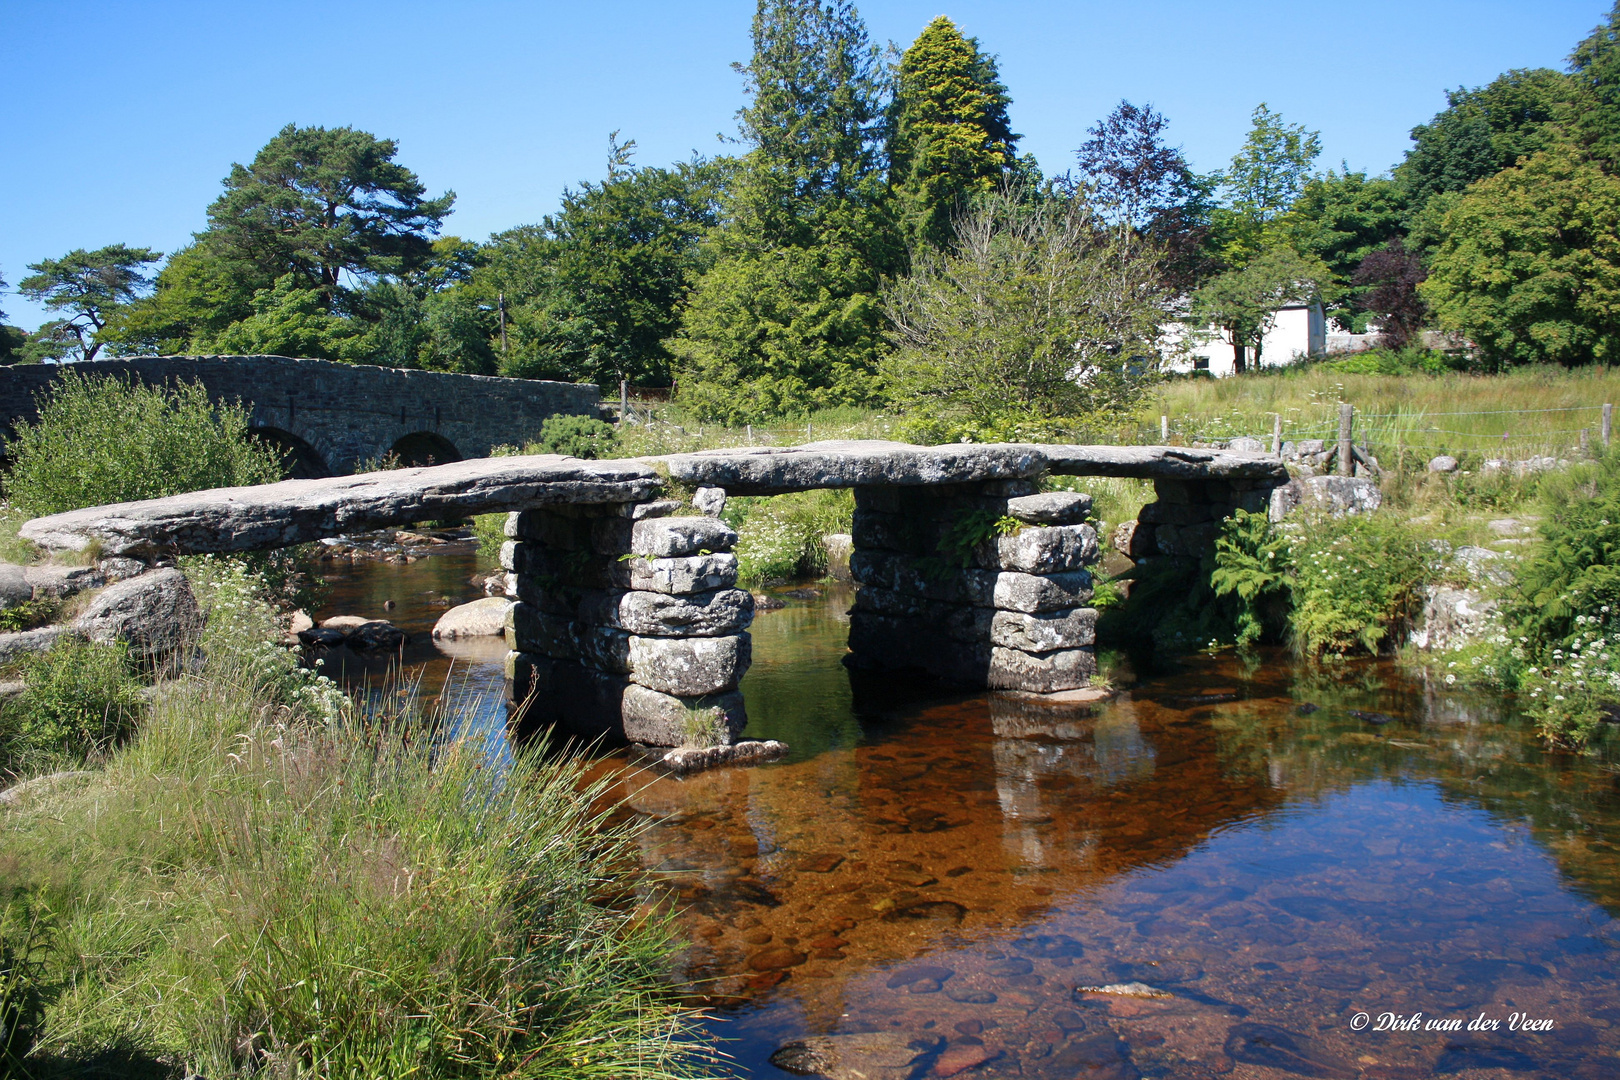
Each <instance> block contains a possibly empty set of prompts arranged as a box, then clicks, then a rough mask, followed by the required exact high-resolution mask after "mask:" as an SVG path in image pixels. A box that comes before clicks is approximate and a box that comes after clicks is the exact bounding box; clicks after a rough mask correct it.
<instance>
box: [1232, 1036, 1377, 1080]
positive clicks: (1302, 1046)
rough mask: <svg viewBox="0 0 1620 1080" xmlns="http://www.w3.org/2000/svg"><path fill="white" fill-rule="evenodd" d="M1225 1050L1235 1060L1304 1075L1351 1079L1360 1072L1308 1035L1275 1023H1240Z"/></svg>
mask: <svg viewBox="0 0 1620 1080" xmlns="http://www.w3.org/2000/svg"><path fill="white" fill-rule="evenodd" d="M1225 1050H1226V1056H1227V1057H1229V1058H1231V1059H1232V1060H1233V1061H1241V1062H1244V1063H1245V1064H1249V1065H1264V1066H1266V1067H1268V1068H1272V1069H1281V1070H1283V1071H1284V1072H1291V1073H1297V1074H1299V1075H1301V1076H1321V1077H1330V1078H1339V1077H1342V1078H1344V1080H1349V1078H1350V1077H1353V1076H1355V1075H1356V1074H1357V1071H1358V1070H1356V1069H1355V1068H1353V1067H1352V1066H1351V1065H1350V1064H1349V1063H1348V1062H1345V1061H1341V1060H1340V1059H1339V1058H1336V1057H1334V1056H1333V1055H1331V1054H1329V1053H1327V1052H1325V1051H1324V1050H1322V1049H1321V1048H1320V1047H1318V1046H1316V1045H1315V1044H1313V1043H1312V1042H1311V1040H1310V1039H1308V1038H1307V1037H1306V1036H1304V1035H1300V1034H1298V1033H1296V1032H1292V1031H1288V1030H1286V1029H1284V1028H1280V1027H1274V1026H1272V1025H1271V1024H1238V1025H1237V1026H1235V1027H1233V1028H1232V1029H1231V1031H1229V1032H1228V1033H1227V1036H1226V1046H1225Z"/></svg>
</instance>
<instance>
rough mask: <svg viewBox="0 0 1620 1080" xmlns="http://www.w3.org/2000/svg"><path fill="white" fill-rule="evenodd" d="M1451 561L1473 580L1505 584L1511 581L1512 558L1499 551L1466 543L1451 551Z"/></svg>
mask: <svg viewBox="0 0 1620 1080" xmlns="http://www.w3.org/2000/svg"><path fill="white" fill-rule="evenodd" d="M1451 559H1452V562H1453V563H1455V564H1456V565H1457V566H1459V567H1461V568H1462V569H1463V570H1464V571H1465V572H1466V573H1467V574H1468V576H1469V577H1470V578H1471V579H1473V580H1474V581H1488V582H1490V583H1491V584H1493V585H1507V584H1509V583H1511V582H1512V581H1513V571H1512V569H1511V568H1510V566H1509V565H1506V564H1511V562H1512V560H1511V559H1509V558H1508V557H1507V556H1506V555H1504V554H1502V553H1501V552H1500V551H1492V550H1491V549H1490V548H1482V547H1474V546H1473V545H1471V544H1470V545H1467V546H1464V547H1460V548H1458V549H1457V550H1456V551H1454V552H1452V553H1451Z"/></svg>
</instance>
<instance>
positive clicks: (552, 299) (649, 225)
mask: <svg viewBox="0 0 1620 1080" xmlns="http://www.w3.org/2000/svg"><path fill="white" fill-rule="evenodd" d="M616 135H617V133H616V132H615V136H616ZM634 146H635V143H634V142H629V143H625V144H619V143H617V142H614V143H613V147H614V157H613V158H612V159H611V160H610V165H609V173H608V177H607V179H606V180H604V181H602V182H601V183H586V184H583V185H581V187H580V189H579V190H578V191H564V192H563V200H562V209H561V210H560V212H559V213H557V214H556V215H555V216H548V217H547V218H546V219H545V220H544V222H543V223H542V224H541V226H540V227H539V228H538V229H537V230H533V231H514V232H513V233H507V234H501V235H499V236H496V237H495V238H493V240H492V241H491V245H490V250H489V252H488V253H487V258H488V261H489V270H488V271H482V272H480V273H478V274H477V275H475V278H476V280H477V282H478V285H479V289H480V291H481V295H483V296H484V297H486V298H488V299H489V300H494V299H496V297H498V296H499V295H502V294H504V295H505V296H506V298H507V302H508V303H509V304H510V305H511V310H512V334H511V338H512V346H511V350H510V355H509V356H508V357H507V358H506V359H504V360H503V361H502V367H501V370H502V372H503V373H505V374H508V375H519V376H529V377H540V378H562V379H569V380H579V379H586V380H591V381H594V382H597V383H599V384H600V385H603V386H617V384H618V382H619V380H621V379H625V380H629V381H631V382H637V383H641V384H657V385H667V384H668V382H669V378H670V365H671V361H672V359H673V357H672V356H671V354H670V352H669V349H668V347H667V345H666V344H665V342H666V340H667V339H668V338H669V337H671V336H672V335H673V334H674V333H675V332H676V330H677V329H678V328H679V327H680V322H681V315H682V311H683V309H684V307H685V301H686V296H687V293H688V291H689V289H690V287H691V286H690V277H691V275H692V274H693V272H694V271H695V270H696V269H697V268H698V265H699V264H698V260H699V253H698V244H699V242H700V241H701V240H702V238H703V237H704V236H705V235H706V234H707V232H708V230H709V229H711V228H713V227H714V225H715V223H716V221H717V219H718V200H719V195H720V189H721V185H722V183H723V181H724V175H725V172H726V168H727V166H726V164H725V163H717V162H708V161H701V160H697V159H694V160H693V161H690V162H683V163H680V164H678V165H676V166H675V167H674V168H670V169H663V168H638V167H635V166H632V165H631V164H630V157H629V154H630V151H632V150H633V149H634Z"/></svg>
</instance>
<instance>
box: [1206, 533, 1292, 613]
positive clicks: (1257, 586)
mask: <svg viewBox="0 0 1620 1080" xmlns="http://www.w3.org/2000/svg"><path fill="white" fill-rule="evenodd" d="M1290 554H1291V553H1290V551H1289V546H1288V539H1287V537H1286V536H1284V535H1283V534H1282V533H1281V532H1280V531H1279V530H1277V529H1273V528H1272V527H1271V522H1270V520H1268V518H1267V515H1265V514H1263V513H1260V514H1251V513H1249V512H1248V511H1247V510H1238V511H1235V512H1234V513H1233V515H1232V516H1231V517H1230V518H1228V519H1227V520H1226V521H1225V522H1224V523H1223V524H1222V526H1221V533H1220V535H1219V536H1217V537H1216V538H1215V571H1214V573H1212V574H1210V576H1209V583H1210V585H1211V586H1212V587H1213V588H1214V589H1215V595H1216V596H1233V595H1235V596H1236V597H1237V598H1238V600H1239V601H1240V602H1241V604H1242V607H1241V608H1240V609H1239V610H1238V613H1237V618H1236V623H1237V627H1236V629H1237V643H1238V644H1239V645H1251V644H1253V643H1254V642H1256V641H1259V640H1260V637H1261V635H1262V634H1263V633H1264V632H1265V618H1264V607H1265V602H1266V601H1267V600H1268V599H1272V598H1282V599H1286V598H1287V596H1288V589H1289V580H1290V571H1291V569H1292V565H1291V558H1290Z"/></svg>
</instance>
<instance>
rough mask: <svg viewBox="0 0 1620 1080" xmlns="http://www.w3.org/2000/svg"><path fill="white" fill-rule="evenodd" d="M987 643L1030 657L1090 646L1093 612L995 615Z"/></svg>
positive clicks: (1082, 609)
mask: <svg viewBox="0 0 1620 1080" xmlns="http://www.w3.org/2000/svg"><path fill="white" fill-rule="evenodd" d="M990 640H991V642H992V643H994V644H996V645H1000V646H1002V647H1003V648H1008V649H1018V650H1020V651H1022V652H1030V653H1042V652H1051V651H1052V650H1054V649H1073V648H1077V647H1079V646H1081V645H1091V644H1093V643H1095V642H1096V640H1097V610H1096V609H1095V608H1089V607H1078V608H1070V609H1068V610H1067V611H1048V612H1043V613H1041V614H1031V613H1028V612H1022V611H997V612H996V613H995V615H994V617H993V619H992V621H991V624H990Z"/></svg>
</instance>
